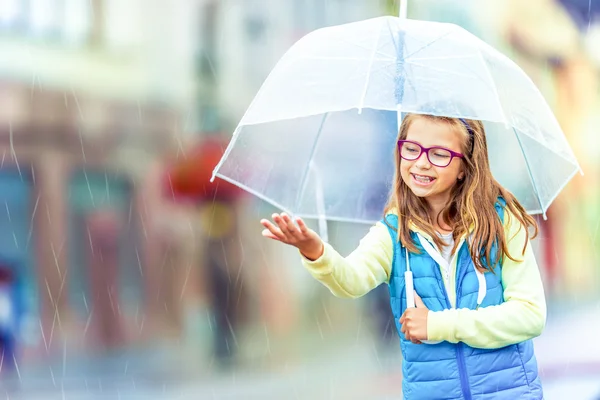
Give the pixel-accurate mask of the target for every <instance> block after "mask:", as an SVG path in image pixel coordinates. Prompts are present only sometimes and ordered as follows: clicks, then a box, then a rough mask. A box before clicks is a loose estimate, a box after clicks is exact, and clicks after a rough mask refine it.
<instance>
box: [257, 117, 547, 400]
mask: <svg viewBox="0 0 600 400" xmlns="http://www.w3.org/2000/svg"><path fill="white" fill-rule="evenodd" d="M487 154H488V150H487V144H486V139H485V131H484V127H483V124H482V123H481V122H480V121H475V120H464V119H455V118H447V117H437V116H429V115H418V114H409V115H407V116H406V117H405V118H404V120H403V121H402V124H401V127H400V132H399V136H398V145H397V147H396V150H395V165H396V172H395V177H394V182H393V190H392V192H391V195H390V198H389V200H388V204H387V206H386V208H385V212H384V218H383V219H382V221H381V222H379V223H377V224H376V225H375V226H373V227H372V228H371V230H370V231H369V233H368V234H367V235H366V236H365V237H364V238H363V239H362V240H361V242H360V245H359V247H358V248H357V249H356V250H355V251H354V252H352V254H350V255H349V256H348V257H346V258H343V257H342V256H341V255H340V254H339V253H337V252H336V251H335V250H334V249H333V248H332V247H331V246H330V245H329V244H326V243H323V242H322V241H321V239H320V238H319V236H318V235H317V234H316V233H315V232H313V231H312V230H310V229H308V228H307V227H306V225H305V224H304V222H303V221H302V220H301V219H297V220H296V222H297V224H296V223H294V222H293V221H292V219H291V218H290V217H289V216H288V215H286V214H281V215H278V214H273V221H274V222H275V224H273V223H271V222H270V221H268V220H265V219H263V220H261V223H262V224H263V226H264V227H265V228H266V229H265V230H264V231H263V235H264V236H266V237H268V238H271V239H275V240H278V241H280V242H282V243H285V244H289V245H292V246H295V247H297V248H298V249H299V250H300V253H301V254H302V256H303V264H304V265H305V267H306V268H307V269H308V270H309V272H310V273H311V274H312V275H313V276H314V277H315V278H316V279H317V280H319V281H320V282H321V283H323V284H324V285H325V286H327V287H328V288H329V289H330V290H331V292H332V293H333V294H334V295H336V296H339V297H348V298H357V297H360V296H362V295H364V294H366V293H368V292H369V291H370V290H372V289H373V288H375V287H377V286H378V285H379V284H381V283H383V282H386V283H388V285H389V290H390V295H391V308H392V312H393V314H394V317H395V321H396V327H397V329H398V334H399V336H400V345H401V349H402V358H403V363H402V364H403V365H402V375H403V382H402V389H403V395H404V398H405V399H419V400H421V399H510V400H514V399H541V398H542V397H543V394H542V387H541V383H540V379H539V377H538V371H537V362H536V359H535V355H534V352H533V343H532V340H531V339H532V338H534V337H536V336H539V335H540V334H541V332H542V329H543V328H544V325H545V322H546V304H545V299H544V290H543V286H542V281H541V278H540V273H539V270H538V267H537V264H536V261H535V258H534V255H533V251H532V249H531V245H530V235H529V228H532V229H533V235H532V237H531V238H533V237H535V235H536V234H537V225H536V223H535V220H534V219H533V218H532V217H531V216H529V215H528V214H527V213H526V211H525V210H524V208H523V207H522V206H521V205H520V204H519V202H518V201H517V200H516V199H515V197H514V196H513V195H512V194H511V193H509V192H508V191H507V190H506V189H504V188H503V187H502V186H501V185H500V184H499V183H498V182H497V181H496V180H495V179H494V178H493V177H492V173H491V170H490V166H489V161H488V157H487ZM507 162H509V160H507ZM407 271H410V273H409V274H405V272H407ZM405 276H406V277H407V279H405ZM409 278H412V280H413V284H414V289H415V290H414V300H415V303H416V307H411V299H412V297H413V292H412V291H410V292H409V293H408V296H407V292H406V287H407V286H408V287H409V288H410V287H411V286H412V285H410V283H411V282H409V281H410V280H411V279H409Z"/></svg>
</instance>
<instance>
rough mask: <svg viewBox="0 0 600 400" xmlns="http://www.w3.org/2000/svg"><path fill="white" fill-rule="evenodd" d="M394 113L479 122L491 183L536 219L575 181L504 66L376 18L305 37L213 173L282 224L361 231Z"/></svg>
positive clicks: (510, 65) (524, 80)
mask: <svg viewBox="0 0 600 400" xmlns="http://www.w3.org/2000/svg"><path fill="white" fill-rule="evenodd" d="M402 113H421V114H432V115H444V116H449V117H460V118H469V119H478V120H482V121H484V124H485V127H486V131H487V140H488V147H489V157H490V162H491V166H492V172H493V174H494V176H495V178H496V179H497V180H498V181H499V182H500V183H501V184H502V185H504V186H505V187H506V188H507V189H508V190H510V191H511V192H513V193H514V194H515V195H516V196H517V198H518V199H519V201H520V202H521V203H522V204H523V205H524V207H525V208H526V209H527V210H528V211H529V212H530V213H544V212H545V210H546V209H547V208H548V206H549V205H550V203H551V202H552V200H553V199H554V198H555V197H556V196H557V195H558V193H559V192H560V190H561V189H562V188H563V187H564V186H565V185H566V183H567V182H568V181H569V179H570V178H571V177H572V176H573V175H574V174H575V173H576V172H577V171H578V170H579V166H578V163H577V161H576V159H575V157H574V155H573V153H572V151H571V149H570V147H569V145H568V143H567V141H566V139H565V137H564V135H563V133H562V131H561V129H560V127H559V125H558V123H557V121H556V118H555V117H554V115H553V114H552V112H551V110H550V108H549V106H548V104H547V103H546V101H545V100H544V98H543V97H542V95H541V94H540V92H539V90H538V89H537V88H536V86H535V85H534V84H533V82H532V81H531V80H530V79H529V78H528V77H527V75H526V74H525V73H524V72H523V71H522V70H521V69H520V68H519V67H518V66H517V65H516V64H515V63H514V62H512V61H511V60H510V59H508V58H507V57H505V56H504V55H502V54H501V53H499V52H498V51H496V50H495V49H494V48H492V47H491V46H489V45H487V44H486V43H484V42H483V41H481V40H480V39H478V38H477V37H475V36H473V35H472V34H470V33H469V32H467V31H465V30H464V29H462V28H460V27H458V26H456V25H453V24H446V23H435V22H426V21H414V20H406V19H400V18H395V17H381V18H374V19H369V20H365V21H360V22H355V23H350V24H345V25H339V26H334V27H329V28H324V29H320V30H317V31H314V32H312V33H310V34H308V35H307V36H305V37H304V38H302V39H300V40H299V41H298V42H297V43H296V44H294V46H292V47H291V48H290V49H289V50H288V52H287V53H286V54H285V55H284V56H283V57H282V59H281V60H280V61H279V62H278V64H277V65H276V66H275V68H274V69H273V71H272V72H271V74H270V75H269V76H268V78H267V79H266V81H265V82H264V84H263V86H262V87H261V89H260V91H259V92H258V94H257V95H256V97H255V98H254V100H253V102H252V104H251V105H250V107H249V109H248V110H247V112H246V114H245V115H244V117H243V118H242V120H241V121H240V123H239V125H238V127H237V128H236V130H235V131H234V134H233V138H232V139H231V142H230V143H229V146H228V147H227V150H226V151H225V154H224V156H223V158H222V159H221V161H220V162H219V164H218V165H217V166H216V168H215V170H214V172H213V179H214V177H215V176H217V177H220V178H222V179H224V180H226V181H229V182H231V183H234V184H236V185H238V186H240V187H242V188H243V189H245V190H247V191H249V192H251V193H253V194H254V195H256V196H258V197H260V198H262V199H264V200H266V201H268V202H270V203H272V204H273V205H275V206H277V207H279V208H281V209H282V210H284V211H287V212H289V213H291V214H293V215H297V216H302V217H305V218H306V217H308V218H323V217H324V218H327V219H333V220H343V221H358V222H369V223H370V222H372V221H376V220H378V219H380V218H381V214H382V211H383V207H384V205H385V201H386V199H387V197H388V194H389V188H390V187H391V181H392V177H393V173H394V164H393V157H392V154H393V150H394V147H395V140H396V136H397V132H398V120H399V116H401V115H402Z"/></svg>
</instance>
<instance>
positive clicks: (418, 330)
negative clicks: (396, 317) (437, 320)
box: [400, 292, 429, 344]
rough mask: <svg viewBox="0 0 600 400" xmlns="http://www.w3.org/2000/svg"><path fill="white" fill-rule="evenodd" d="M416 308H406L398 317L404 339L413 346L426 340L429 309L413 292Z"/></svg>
mask: <svg viewBox="0 0 600 400" xmlns="http://www.w3.org/2000/svg"><path fill="white" fill-rule="evenodd" d="M415 305H416V307H414V308H413V307H411V308H407V309H406V311H404V314H402V317H400V323H401V324H402V329H400V331H401V332H402V333H404V337H406V339H407V340H410V341H411V342H413V343H415V344H421V343H422V341H423V340H427V316H428V315H429V309H428V308H427V307H426V306H425V303H423V300H421V298H420V297H419V295H418V294H417V292H415Z"/></svg>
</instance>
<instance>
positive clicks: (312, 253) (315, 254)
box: [300, 242, 325, 261]
mask: <svg viewBox="0 0 600 400" xmlns="http://www.w3.org/2000/svg"><path fill="white" fill-rule="evenodd" d="M324 251H325V246H324V245H323V242H319V247H318V248H317V249H316V250H312V249H310V250H303V249H300V253H302V255H303V256H304V257H305V258H307V259H308V260H310V261H316V260H318V259H319V258H321V256H322V255H323V253H324Z"/></svg>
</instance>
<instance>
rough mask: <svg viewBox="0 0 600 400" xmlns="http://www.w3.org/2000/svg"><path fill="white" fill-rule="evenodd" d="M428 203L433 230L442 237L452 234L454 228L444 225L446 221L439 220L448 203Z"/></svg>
mask: <svg viewBox="0 0 600 400" xmlns="http://www.w3.org/2000/svg"><path fill="white" fill-rule="evenodd" d="M428 203H429V212H430V216H431V221H432V222H433V228H434V229H435V230H436V231H437V232H439V233H441V234H442V235H444V234H448V233H450V232H452V231H453V229H452V227H451V226H450V225H447V224H446V223H444V221H442V220H441V219H440V218H439V216H440V214H441V212H442V210H443V209H444V207H446V202H433V201H429V202H428Z"/></svg>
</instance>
